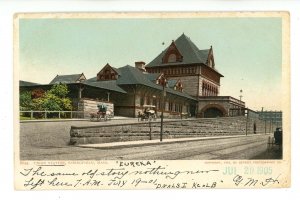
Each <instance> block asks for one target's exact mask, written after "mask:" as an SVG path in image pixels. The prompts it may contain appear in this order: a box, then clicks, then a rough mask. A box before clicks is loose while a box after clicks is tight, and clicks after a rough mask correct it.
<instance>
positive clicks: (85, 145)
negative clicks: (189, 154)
mask: <svg viewBox="0 0 300 200" xmlns="http://www.w3.org/2000/svg"><path fill="white" fill-rule="evenodd" d="M263 135H265V134H255V135H254V134H251V135H247V136H246V135H235V136H223V137H218V136H216V137H201V138H194V139H191V138H185V139H182V140H176V139H175V140H174V141H172V139H171V140H169V141H162V142H160V141H156V142H151V141H154V140H145V142H144V143H136V144H130V143H127V144H126V142H119V144H116V143H118V142H116V143H114V144H115V145H111V146H96V145H99V144H81V145H74V147H79V148H93V149H117V148H126V147H139V146H152V145H163V144H175V143H184V142H195V141H203V140H217V139H230V138H238V137H252V136H263ZM165 140H166V139H165ZM135 142H136V141H135ZM102 144H109V143H102Z"/></svg>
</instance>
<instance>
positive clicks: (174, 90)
mask: <svg viewBox="0 0 300 200" xmlns="http://www.w3.org/2000/svg"><path fill="white" fill-rule="evenodd" d="M95 75H96V76H95V77H93V78H90V79H86V77H85V76H84V74H83V73H81V74H73V75H57V76H56V77H55V78H54V79H53V80H52V81H51V82H50V83H49V84H46V85H40V84H29V83H28V82H24V81H23V82H20V85H21V84H22V85H21V88H22V89H33V88H37V87H41V88H44V89H47V88H50V87H51V85H53V84H58V83H65V84H67V85H68V87H69V89H70V95H69V96H70V98H71V99H72V102H73V108H74V109H75V110H78V109H79V107H78V104H79V102H80V100H81V99H82V98H87V99H95V100H100V101H107V102H111V103H113V104H114V106H115V109H114V110H115V115H120V116H128V117H136V116H137V115H138V113H139V112H142V111H143V107H144V106H145V105H154V106H155V107H156V110H157V114H158V115H159V114H160V113H161V111H162V110H164V111H165V113H166V116H169V117H172V116H180V115H181V114H183V113H184V114H187V115H189V116H196V117H225V116H237V115H244V113H245V112H244V111H245V102H243V101H240V100H238V99H235V98H233V97H229V96H219V94H220V89H221V78H222V77H224V76H223V75H222V74H221V73H220V72H219V71H218V70H217V69H216V65H215V59H214V54H213V48H212V46H211V47H210V48H208V49H203V50H200V49H199V48H198V47H197V46H196V45H195V44H194V43H193V42H192V41H191V40H190V38H189V37H187V36H186V35H185V34H182V35H181V36H180V37H179V38H178V39H177V40H175V41H172V42H171V44H170V45H169V46H168V47H167V48H166V49H165V50H164V51H162V52H161V53H160V54H159V55H158V56H156V57H155V58H154V59H153V60H152V61H151V62H149V63H148V64H147V65H146V63H145V62H143V61H139V62H135V67H132V66H129V65H126V66H124V67H120V68H116V67H114V66H111V65H109V64H108V63H107V64H106V65H105V66H104V67H103V68H102V69H100V70H99V71H98V72H97V74H95ZM165 80H166V81H165ZM163 91H164V92H163ZM163 96H164V98H163ZM163 99H164V102H163Z"/></svg>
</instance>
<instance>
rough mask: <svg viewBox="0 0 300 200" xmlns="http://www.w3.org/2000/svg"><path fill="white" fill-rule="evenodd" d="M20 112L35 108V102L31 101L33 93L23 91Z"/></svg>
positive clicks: (20, 98)
mask: <svg viewBox="0 0 300 200" xmlns="http://www.w3.org/2000/svg"><path fill="white" fill-rule="evenodd" d="M19 100H20V110H31V109H32V107H33V102H32V99H31V92H29V91H23V92H21V93H20V97H19Z"/></svg>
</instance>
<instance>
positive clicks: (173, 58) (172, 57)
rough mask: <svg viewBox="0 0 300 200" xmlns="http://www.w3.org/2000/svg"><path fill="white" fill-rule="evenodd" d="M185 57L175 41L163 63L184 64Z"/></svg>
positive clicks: (166, 53)
mask: <svg viewBox="0 0 300 200" xmlns="http://www.w3.org/2000/svg"><path fill="white" fill-rule="evenodd" d="M182 59H183V56H182V55H181V53H180V52H179V50H178V49H177V47H176V45H175V42H174V41H173V42H172V43H171V45H170V46H169V48H168V49H167V51H166V52H165V55H164V56H163V58H162V63H175V62H182Z"/></svg>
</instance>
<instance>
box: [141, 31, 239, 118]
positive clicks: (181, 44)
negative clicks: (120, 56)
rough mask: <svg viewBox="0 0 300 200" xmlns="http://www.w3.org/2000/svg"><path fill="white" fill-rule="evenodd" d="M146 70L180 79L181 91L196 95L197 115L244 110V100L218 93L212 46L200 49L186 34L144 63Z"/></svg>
mask: <svg viewBox="0 0 300 200" xmlns="http://www.w3.org/2000/svg"><path fill="white" fill-rule="evenodd" d="M145 69H146V71H147V72H149V73H163V74H164V75H165V76H166V77H167V79H176V80H179V81H180V83H181V84H182V85H183V91H184V92H186V93H187V94H189V95H191V96H193V97H194V98H195V99H197V101H198V103H197V106H196V108H195V109H194V111H193V112H194V113H195V115H196V116H198V117H217V116H229V115H231V116H235V115H240V114H243V112H242V111H243V110H244V108H245V103H244V102H242V101H240V100H238V99H235V98H233V97H228V96H227V97H220V96H219V93H220V87H221V83H220V80H221V78H222V77H224V76H223V75H222V74H221V73H220V72H219V71H218V70H217V69H216V67H215V60H214V54H213V48H212V46H211V47H210V48H208V49H203V50H200V49H199V48H198V47H197V46H196V45H195V44H194V43H193V42H192V41H191V39H190V38H189V37H187V36H186V35H185V34H182V35H181V36H180V37H179V38H178V39H177V40H175V41H172V42H171V44H170V45H169V46H168V47H167V48H166V49H165V50H164V51H162V52H161V53H160V54H159V55H158V56H156V57H155V58H154V59H153V60H152V61H151V62H150V63H149V64H147V65H146V66H145Z"/></svg>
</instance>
